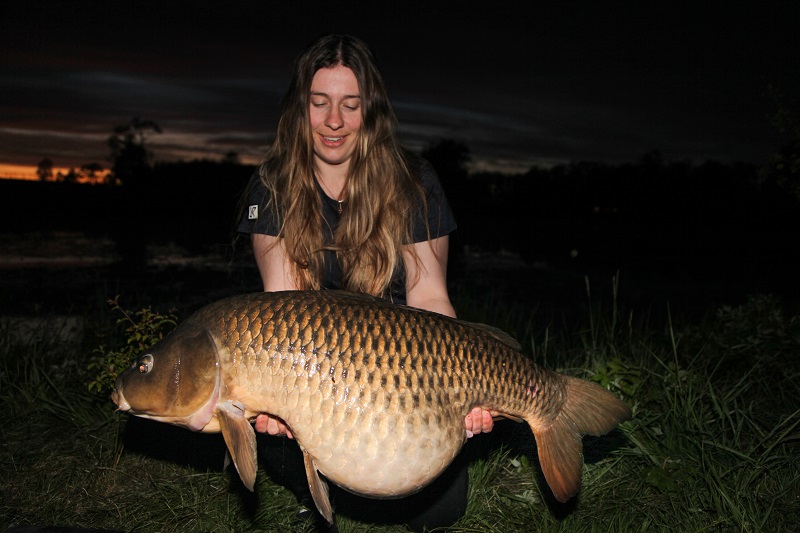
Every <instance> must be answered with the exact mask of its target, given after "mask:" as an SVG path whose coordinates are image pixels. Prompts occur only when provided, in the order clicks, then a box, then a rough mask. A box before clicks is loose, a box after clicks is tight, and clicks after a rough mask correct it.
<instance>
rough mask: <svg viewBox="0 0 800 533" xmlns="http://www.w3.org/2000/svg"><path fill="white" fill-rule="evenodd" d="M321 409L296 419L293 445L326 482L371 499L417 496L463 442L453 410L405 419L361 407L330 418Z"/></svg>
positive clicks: (422, 412) (420, 413)
mask: <svg viewBox="0 0 800 533" xmlns="http://www.w3.org/2000/svg"><path fill="white" fill-rule="evenodd" d="M324 403H327V402H324ZM326 407H328V406H322V408H321V409H320V410H318V411H316V410H315V411H307V412H306V413H311V416H301V417H299V419H300V420H299V423H298V424H297V427H298V431H297V433H296V437H297V439H298V442H299V443H300V445H301V446H303V447H304V448H305V449H306V450H307V451H308V453H309V454H310V455H311V457H313V458H314V462H315V464H316V466H317V469H318V470H319V471H320V472H321V473H322V474H324V475H325V477H327V478H328V479H330V480H331V481H333V482H334V483H336V484H337V485H339V486H341V487H343V488H345V489H347V490H349V491H351V492H354V493H357V494H361V495H365V496H370V497H373V498H394V497H401V496H405V495H408V494H412V493H414V492H417V491H418V490H420V489H421V488H423V487H424V486H426V485H427V484H429V483H430V482H431V481H433V480H434V479H436V477H437V476H439V474H441V473H442V471H443V470H444V469H445V468H446V467H447V466H448V465H449V464H450V463H451V462H452V461H453V459H454V458H455V456H456V455H457V454H458V452H459V451H460V449H461V447H462V445H463V443H464V441H465V431H464V420H463V416H461V415H458V414H456V412H455V411H454V410H453V409H447V410H440V411H438V412H437V413H434V412H433V411H432V410H430V409H428V410H426V409H417V410H416V411H415V412H414V413H413V414H411V415H408V414H405V413H401V412H396V411H393V410H389V409H380V408H378V409H371V408H368V407H364V408H362V409H361V410H360V411H358V410H356V411H353V410H345V411H344V412H343V413H342V415H341V416H333V417H330V418H329V417H327V416H325V414H326V413H329V412H331V410H335V409H336V407H335V406H330V407H332V409H326ZM304 415H305V413H304Z"/></svg>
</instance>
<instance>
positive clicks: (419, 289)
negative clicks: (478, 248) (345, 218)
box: [405, 235, 497, 437]
mask: <svg viewBox="0 0 800 533" xmlns="http://www.w3.org/2000/svg"><path fill="white" fill-rule="evenodd" d="M411 246H413V250H409V251H407V252H406V253H405V266H406V279H407V280H408V281H407V283H406V302H407V303H408V305H410V306H412V307H416V308H419V309H425V310H427V311H434V312H436V313H441V314H443V315H447V316H450V317H453V318H455V317H456V312H455V309H454V308H453V304H452V303H450V296H449V295H448V293H447V253H448V250H449V247H450V239H449V237H448V236H447V235H445V236H444V237H438V238H436V239H433V240H431V241H430V242H427V241H426V242H418V243H415V244H413V245H411ZM415 255H416V258H415V257H414V256H415ZM493 416H497V413H495V412H492V411H488V410H486V409H481V408H480V407H476V408H474V409H473V410H472V411H470V412H469V414H467V417H466V419H465V420H464V428H465V429H466V430H467V435H468V436H470V437H471V436H473V435H477V434H478V433H488V432H489V431H491V430H492V428H493V427H494V420H493V418H492V417H493Z"/></svg>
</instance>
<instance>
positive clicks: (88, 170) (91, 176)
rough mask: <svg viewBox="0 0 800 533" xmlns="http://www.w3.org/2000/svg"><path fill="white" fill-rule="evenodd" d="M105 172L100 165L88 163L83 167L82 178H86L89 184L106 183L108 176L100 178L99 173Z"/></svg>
mask: <svg viewBox="0 0 800 533" xmlns="http://www.w3.org/2000/svg"><path fill="white" fill-rule="evenodd" d="M102 171H103V166H102V165H101V164H100V163H86V164H85V165H83V166H81V170H80V173H81V176H83V177H84V178H86V179H87V180H88V181H89V182H97V181H105V179H106V176H98V173H100V172H102Z"/></svg>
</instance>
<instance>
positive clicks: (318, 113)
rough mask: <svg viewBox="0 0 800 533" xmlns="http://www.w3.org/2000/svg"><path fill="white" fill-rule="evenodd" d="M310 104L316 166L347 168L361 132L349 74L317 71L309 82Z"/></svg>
mask: <svg viewBox="0 0 800 533" xmlns="http://www.w3.org/2000/svg"><path fill="white" fill-rule="evenodd" d="M310 102H311V103H310V105H309V113H308V114H309V117H310V122H311V132H312V135H313V136H314V159H315V162H316V164H317V166H318V167H319V166H320V165H323V166H324V165H349V164H350V158H351V157H352V155H353V152H355V149H356V140H357V138H358V131H359V130H360V129H361V94H360V93H359V91H358V80H356V76H355V74H353V71H352V70H350V69H349V68H347V67H344V66H341V65H339V66H336V67H333V68H322V69H319V70H318V71H317V72H316V74H314V79H313V80H312V81H311V99H310ZM345 169H346V167H345Z"/></svg>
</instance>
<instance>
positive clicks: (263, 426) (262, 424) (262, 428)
mask: <svg viewBox="0 0 800 533" xmlns="http://www.w3.org/2000/svg"><path fill="white" fill-rule="evenodd" d="M268 423H269V417H268V416H267V415H258V416H257V417H256V431H258V432H259V433H266V432H267V424H268Z"/></svg>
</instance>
